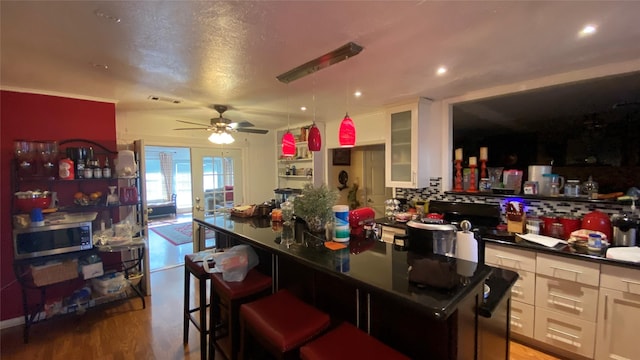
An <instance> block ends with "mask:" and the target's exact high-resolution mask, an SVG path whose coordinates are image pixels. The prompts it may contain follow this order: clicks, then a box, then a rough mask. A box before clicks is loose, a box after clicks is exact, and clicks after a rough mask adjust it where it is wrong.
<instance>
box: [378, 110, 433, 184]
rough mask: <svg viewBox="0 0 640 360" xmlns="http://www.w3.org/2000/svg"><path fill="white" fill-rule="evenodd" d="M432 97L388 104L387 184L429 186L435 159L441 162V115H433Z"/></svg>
mask: <svg viewBox="0 0 640 360" xmlns="http://www.w3.org/2000/svg"><path fill="white" fill-rule="evenodd" d="M431 102H432V101H431V100H429V99H424V98H421V99H419V100H417V101H416V102H413V103H409V104H405V105H399V106H394V107H392V108H389V111H388V115H387V120H388V126H387V131H388V136H387V142H386V151H385V156H386V174H385V183H386V186H387V187H401V188H423V187H427V186H429V177H430V176H431V177H433V176H438V175H437V174H435V173H434V171H433V170H434V169H435V168H436V167H434V165H435V163H436V162H437V163H438V164H439V163H440V152H441V151H440V146H441V141H440V140H439V137H440V136H441V133H440V132H439V131H438V129H439V128H440V127H439V126H438V125H437V121H438V120H439V119H433V118H432V117H431V116H430V114H431Z"/></svg>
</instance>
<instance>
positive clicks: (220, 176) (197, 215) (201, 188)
mask: <svg viewBox="0 0 640 360" xmlns="http://www.w3.org/2000/svg"><path fill="white" fill-rule="evenodd" d="M242 179H243V176H242V150H239V149H227V148H224V147H216V148H191V192H192V196H193V199H192V204H193V205H192V206H193V209H192V213H193V218H194V219H199V220H206V219H207V218H212V217H215V216H216V215H220V214H223V213H225V212H227V211H228V210H229V209H230V208H232V207H233V206H234V204H242V203H243V202H244V194H243V181H242ZM193 230H194V231H193V234H194V235H193V236H194V251H195V250H197V239H196V236H197V231H196V229H195V228H194V229H193ZM214 241H215V240H214V239H213V238H211V239H209V238H208V237H207V240H206V243H205V247H212V246H214Z"/></svg>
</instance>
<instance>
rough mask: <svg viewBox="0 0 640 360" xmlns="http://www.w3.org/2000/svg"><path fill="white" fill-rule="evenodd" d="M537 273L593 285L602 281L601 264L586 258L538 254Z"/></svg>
mask: <svg viewBox="0 0 640 360" xmlns="http://www.w3.org/2000/svg"><path fill="white" fill-rule="evenodd" d="M536 273H537V274H538V275H540V274H542V275H547V276H550V277H553V278H557V279H564V280H571V281H575V282H579V283H582V284H587V285H592V286H598V284H599V283H600V265H599V264H597V263H593V262H589V261H586V260H575V259H568V258H566V257H559V256H552V255H547V254H538V257H537V260H536Z"/></svg>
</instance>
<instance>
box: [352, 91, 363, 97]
mask: <svg viewBox="0 0 640 360" xmlns="http://www.w3.org/2000/svg"><path fill="white" fill-rule="evenodd" d="M353 96H355V97H360V96H362V92H360V91H359V90H358V91H356V92H354V93H353Z"/></svg>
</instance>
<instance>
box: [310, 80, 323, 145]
mask: <svg viewBox="0 0 640 360" xmlns="http://www.w3.org/2000/svg"><path fill="white" fill-rule="evenodd" d="M315 87H316V81H315V77H314V78H313V88H314V94H313V122H312V123H311V127H310V128H309V135H308V136H307V145H308V146H309V151H320V148H322V138H321V137H320V130H319V129H318V127H317V126H316V95H315Z"/></svg>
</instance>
